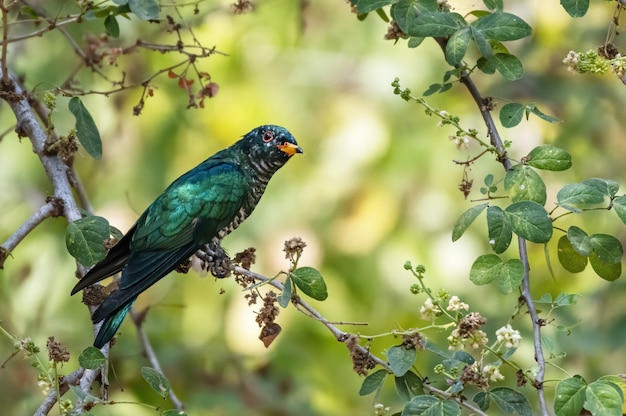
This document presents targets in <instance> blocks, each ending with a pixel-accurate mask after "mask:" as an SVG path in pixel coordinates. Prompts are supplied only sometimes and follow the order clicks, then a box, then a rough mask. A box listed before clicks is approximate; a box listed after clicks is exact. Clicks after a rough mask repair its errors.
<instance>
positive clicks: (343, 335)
mask: <svg viewBox="0 0 626 416" xmlns="http://www.w3.org/2000/svg"><path fill="white" fill-rule="evenodd" d="M231 270H233V271H234V272H235V273H239V274H242V275H244V276H247V277H250V278H252V279H255V280H260V281H262V282H267V284H269V285H272V286H274V287H275V288H276V289H278V290H280V291H281V292H282V290H283V289H284V285H283V284H282V282H280V281H278V280H276V279H270V278H269V277H265V276H263V275H261V274H258V273H255V272H252V271H250V270H248V269H246V268H243V267H241V266H237V265H233V266H231ZM296 304H297V305H298V306H300V307H301V308H302V309H304V310H305V311H306V313H305V315H306V316H308V317H310V318H313V319H315V320H317V321H319V322H321V323H322V325H324V326H325V327H326V328H328V330H329V331H330V332H331V333H332V334H333V335H334V337H335V339H337V341H340V342H344V341H345V340H346V339H347V338H348V336H349V335H350V333H348V332H344V331H342V330H341V329H339V328H337V327H336V326H335V325H333V323H332V322H330V321H329V320H328V319H326V318H325V317H324V316H323V315H322V314H321V313H319V312H318V311H317V310H316V309H315V308H313V307H312V306H311V305H309V304H308V303H306V302H305V301H304V300H302V298H301V297H300V296H297V297H296ZM297 309H298V310H300V308H297ZM300 312H302V310H300ZM358 349H359V351H360V352H361V353H363V354H367V355H369V357H370V358H371V359H372V360H373V361H374V362H376V364H378V365H380V366H381V367H383V368H384V369H385V370H387V371H388V372H389V373H393V371H392V369H391V366H390V365H389V364H388V363H387V362H386V361H385V360H383V359H381V358H379V357H377V356H375V355H374V354H372V353H371V352H370V350H369V349H367V348H365V347H363V346H361V345H359V346H358ZM424 390H426V391H428V392H430V393H432V394H436V395H437V396H439V397H441V398H444V399H449V400H454V401H456V402H457V404H458V405H460V406H462V407H465V408H466V409H468V410H470V411H472V412H473V413H474V414H476V415H481V416H487V414H486V413H484V412H483V411H482V410H480V409H479V408H478V407H475V406H473V405H472V404H470V403H469V402H468V401H467V400H462V399H461V398H459V397H456V396H454V395H453V394H452V393H449V392H446V391H443V390H440V389H438V388H436V387H433V386H431V385H430V384H428V383H425V384H424Z"/></svg>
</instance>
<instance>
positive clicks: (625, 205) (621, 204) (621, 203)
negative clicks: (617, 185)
mask: <svg viewBox="0 0 626 416" xmlns="http://www.w3.org/2000/svg"><path fill="white" fill-rule="evenodd" d="M613 208H614V209H615V213H616V214H617V216H618V217H619V219H620V220H622V222H623V223H624V224H626V195H622V196H618V197H617V198H615V199H614V200H613Z"/></svg>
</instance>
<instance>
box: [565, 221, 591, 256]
mask: <svg viewBox="0 0 626 416" xmlns="http://www.w3.org/2000/svg"><path fill="white" fill-rule="evenodd" d="M567 239H568V240H569V242H570V243H571V244H572V247H573V248H574V250H576V252H577V253H578V254H580V255H581V256H588V255H589V253H591V250H592V249H593V245H592V244H591V239H590V238H589V236H588V235H587V233H586V232H584V231H583V230H582V229H580V228H578V227H576V226H575V225H573V226H571V227H570V228H569V229H568V230H567Z"/></svg>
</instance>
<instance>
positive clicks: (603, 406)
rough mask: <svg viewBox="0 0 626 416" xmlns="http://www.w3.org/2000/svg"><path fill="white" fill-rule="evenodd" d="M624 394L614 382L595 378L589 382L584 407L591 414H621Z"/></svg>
mask: <svg viewBox="0 0 626 416" xmlns="http://www.w3.org/2000/svg"><path fill="white" fill-rule="evenodd" d="M623 403H624V396H623V395H622V394H621V390H620V389H619V387H618V386H616V385H615V384H613V383H611V382H608V381H602V380H597V381H594V382H593V383H589V385H588V386H587V390H586V400H585V404H584V406H583V407H584V408H585V409H587V410H588V411H590V412H591V414H592V415H602V416H622V404H623Z"/></svg>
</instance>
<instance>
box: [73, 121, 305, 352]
mask: <svg viewBox="0 0 626 416" xmlns="http://www.w3.org/2000/svg"><path fill="white" fill-rule="evenodd" d="M295 153H302V149H300V147H298V145H297V143H296V140H295V139H294V138H293V136H292V135H291V133H289V131H287V130H286V129H284V128H283V127H279V126H272V125H267V126H261V127H257V128H256V129H254V130H252V131H251V132H249V133H248V134H246V135H245V136H244V137H243V138H242V139H241V140H239V141H238V142H237V143H235V144H234V145H232V146H231V147H229V148H227V149H224V150H222V151H220V152H218V153H216V154H215V155H213V156H211V157H210V158H208V159H207V160H205V161H204V162H202V163H200V164H199V165H198V166H196V167H195V168H193V169H192V170H190V171H189V172H187V173H185V174H184V175H182V176H181V177H179V178H178V179H176V180H175V181H174V182H173V183H172V184H171V185H170V186H169V187H168V188H167V189H166V190H165V191H164V192H163V193H162V194H161V195H160V196H159V197H158V198H157V199H156V200H155V201H154V202H153V203H152V204H151V205H150V206H149V207H148V209H146V211H145V212H144V213H143V214H142V215H141V216H140V217H139V219H138V220H137V222H136V223H135V225H133V226H132V227H131V229H130V230H129V231H128V233H126V235H125V236H124V237H123V238H122V239H121V240H120V241H119V243H117V244H116V245H115V246H114V247H113V248H112V249H111V250H110V251H109V253H108V254H107V256H106V258H105V259H104V260H102V261H101V262H100V263H98V264H96V265H95V266H94V267H93V268H92V269H91V270H90V271H89V272H88V273H87V274H86V275H85V277H84V278H83V279H82V280H80V281H79V282H78V284H77V285H76V286H75V287H74V289H73V290H72V294H75V293H76V292H78V291H80V290H82V289H84V288H85V287H87V286H90V285H92V284H94V283H96V282H99V281H100V280H102V279H105V278H106V277H109V276H112V275H114V274H116V273H118V272H120V271H121V272H122V277H121V279H120V281H119V286H118V288H117V289H116V290H114V291H113V292H111V294H110V295H109V296H108V297H107V298H106V299H105V300H104V301H103V302H102V304H101V305H100V306H99V307H98V309H96V311H95V312H94V314H93V316H92V320H93V322H94V323H97V322H100V321H104V322H103V324H102V326H101V328H100V330H99V331H98V334H97V336H96V339H95V341H94V346H96V347H97V348H101V347H102V346H104V345H105V344H106V343H107V342H109V341H110V340H111V338H112V337H113V335H115V332H117V330H118V328H119V327H120V325H121V324H122V321H123V320H124V317H125V316H126V314H127V313H128V311H129V310H130V308H131V307H132V304H133V303H134V302H135V299H137V296H138V295H139V294H140V293H141V292H143V291H144V290H146V289H147V288H149V287H150V286H152V285H153V284H154V283H156V282H157V281H158V280H159V279H161V278H163V277H164V276H165V275H167V274H168V273H170V272H171V271H172V270H174V269H176V268H177V267H178V266H179V265H180V264H181V263H183V262H185V261H186V260H187V259H188V258H189V257H191V256H192V255H193V254H194V253H195V252H196V251H198V249H200V248H202V247H203V246H204V245H206V244H209V243H216V244H217V246H218V247H219V242H220V240H221V239H222V238H223V237H224V236H226V235H227V234H228V233H230V232H231V231H232V230H234V229H235V228H237V227H238V226H239V224H241V222H242V221H243V220H245V219H246V218H247V216H248V215H250V213H251V212H252V211H253V210H254V207H255V206H256V204H257V202H258V201H259V199H260V198H261V196H262V195H263V192H264V191H265V187H266V186H267V183H268V181H269V180H270V178H271V177H272V175H273V174H274V173H275V172H276V171H277V170H278V169H279V168H280V167H281V166H283V165H284V164H285V163H286V162H287V161H288V160H289V158H290V157H291V156H293V155H294V154H295Z"/></svg>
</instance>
